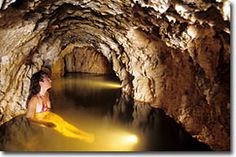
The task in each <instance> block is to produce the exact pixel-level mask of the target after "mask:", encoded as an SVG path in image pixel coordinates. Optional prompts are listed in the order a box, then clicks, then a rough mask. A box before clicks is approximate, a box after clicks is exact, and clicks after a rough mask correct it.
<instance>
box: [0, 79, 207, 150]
mask: <svg viewBox="0 0 236 157" xmlns="http://www.w3.org/2000/svg"><path fill="white" fill-rule="evenodd" d="M50 93H51V101H52V106H53V109H52V112H53V113H55V115H57V116H58V117H60V119H62V120H63V124H61V125H62V127H61V129H60V131H57V130H55V129H52V128H51V127H41V126H39V125H37V124H32V123H29V122H28V121H27V120H26V118H25V117H24V116H18V117H16V118H14V119H12V120H11V121H9V122H7V123H5V124H4V125H2V126H0V134H1V137H0V149H1V150H4V151H82V152H88V151H96V152H97V151H105V152H107V151H115V152H117V151H125V152H126V151H210V149H209V147H208V146H207V145H205V144H203V143H200V142H198V141H197V140H195V139H193V138H192V137H191V136H190V135H189V134H188V133H187V132H186V131H185V130H184V129H183V128H182V127H181V126H180V125H178V124H176V123H175V121H174V120H173V119H171V118H170V117H168V116H166V115H165V113H164V112H163V111H162V110H159V109H154V108H152V107H150V106H149V105H143V104H137V103H134V101H133V100H132V99H131V98H130V97H129V96H127V95H124V94H122V93H121V89H120V83H119V80H118V79H117V78H116V77H115V76H114V75H91V74H67V75H66V76H65V77H63V78H60V79H57V80H54V81H53V85H52V89H51V90H50ZM67 124H69V125H70V126H72V127H74V128H77V129H79V130H81V131H83V132H85V133H88V134H90V135H93V137H94V141H92V142H87V141H85V140H80V139H76V138H71V137H72V136H71V137H68V136H65V135H66V134H65V133H64V134H63V132H65V130H64V129H63V126H65V125H67Z"/></svg>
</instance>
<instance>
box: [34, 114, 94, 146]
mask: <svg viewBox="0 0 236 157" xmlns="http://www.w3.org/2000/svg"><path fill="white" fill-rule="evenodd" d="M33 119H35V120H37V121H41V122H43V123H46V125H45V124H42V125H41V126H43V127H45V126H48V127H50V128H52V129H54V130H56V131H57V132H59V133H61V134H62V135H64V136H66V137H70V138H75V139H79V140H83V141H85V142H88V143H93V142H94V135H93V134H90V133H87V132H84V131H82V130H80V129H78V128H77V127H75V126H73V125H72V124H70V123H68V122H67V121H65V120H64V119H63V118H62V117H60V116H59V115H57V114H55V113H53V112H49V111H46V112H42V113H36V114H35V116H34V118H33Z"/></svg>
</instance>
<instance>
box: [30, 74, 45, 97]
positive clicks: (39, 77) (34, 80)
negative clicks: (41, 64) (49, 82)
mask: <svg viewBox="0 0 236 157" xmlns="http://www.w3.org/2000/svg"><path fill="white" fill-rule="evenodd" d="M45 76H48V77H49V74H48V73H47V72H45V71H43V70H40V71H38V72H36V73H34V74H33V75H32V77H31V80H30V95H29V99H30V98H31V97H32V96H34V95H36V94H38V93H39V92H40V84H39V82H40V81H43V78H44V77H45Z"/></svg>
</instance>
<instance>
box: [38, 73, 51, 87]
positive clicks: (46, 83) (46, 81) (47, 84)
mask: <svg viewBox="0 0 236 157" xmlns="http://www.w3.org/2000/svg"><path fill="white" fill-rule="evenodd" d="M40 86H41V88H45V89H49V88H51V87H52V80H51V79H50V78H49V77H48V76H47V75H44V77H43V80H42V81H40Z"/></svg>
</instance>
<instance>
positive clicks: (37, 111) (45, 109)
mask: <svg viewBox="0 0 236 157" xmlns="http://www.w3.org/2000/svg"><path fill="white" fill-rule="evenodd" d="M38 98H39V99H40V101H41V102H42V98H41V97H40V96H38ZM45 111H47V107H46V104H44V103H42V106H41V105H39V103H38V104H37V106H36V113H40V112H45Z"/></svg>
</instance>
